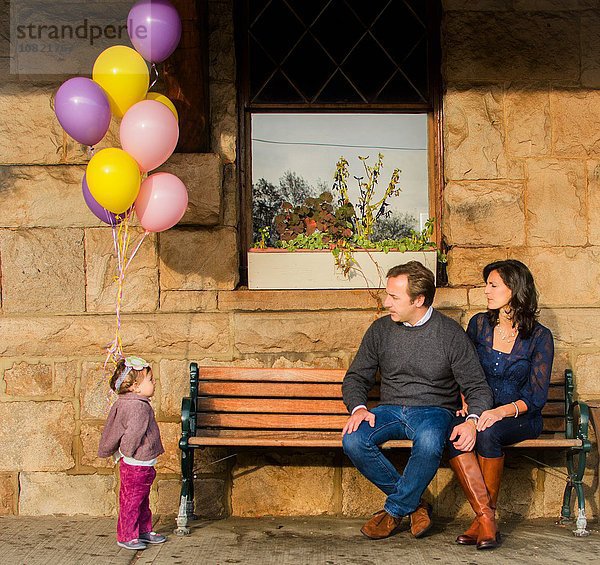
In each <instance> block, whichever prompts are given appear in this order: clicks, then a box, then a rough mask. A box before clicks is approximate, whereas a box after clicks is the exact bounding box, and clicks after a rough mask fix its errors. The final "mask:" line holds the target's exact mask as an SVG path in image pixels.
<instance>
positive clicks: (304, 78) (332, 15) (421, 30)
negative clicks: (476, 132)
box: [245, 0, 434, 108]
mask: <svg viewBox="0 0 600 565" xmlns="http://www.w3.org/2000/svg"><path fill="white" fill-rule="evenodd" d="M433 3H434V1H433V0H432V1H428V0H248V3H247V11H246V17H247V24H246V38H245V39H246V41H247V48H248V52H247V57H248V59H247V73H248V76H247V79H248V81H247V84H248V87H249V93H248V94H249V103H250V106H253V105H264V104H266V105H269V104H279V105H285V104H300V105H317V106H318V105H319V104H351V105H352V106H361V105H373V104H387V105H389V104H393V105H403V104H408V105H420V106H423V107H424V108H425V107H431V85H430V82H431V81H430V73H429V68H430V61H431V47H432V46H431V42H430V39H429V37H428V33H429V29H430V28H431V27H432V26H431V25H430V22H429V18H431V17H433V14H432V12H433V10H432V9H431V6H432V4H433Z"/></svg>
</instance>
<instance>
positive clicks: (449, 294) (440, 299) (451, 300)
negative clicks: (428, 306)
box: [433, 287, 468, 309]
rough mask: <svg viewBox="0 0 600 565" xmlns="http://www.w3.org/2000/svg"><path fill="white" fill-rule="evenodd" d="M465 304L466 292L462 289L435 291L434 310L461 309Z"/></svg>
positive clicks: (447, 288) (442, 288)
mask: <svg viewBox="0 0 600 565" xmlns="http://www.w3.org/2000/svg"><path fill="white" fill-rule="evenodd" d="M467 304H468V302H467V291H466V290H465V289H464V288H450V287H440V288H438V289H436V291H435V299H434V301H433V307H434V308H441V309H444V308H462V307H464V306H467Z"/></svg>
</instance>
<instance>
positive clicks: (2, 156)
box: [0, 82, 119, 165]
mask: <svg viewBox="0 0 600 565" xmlns="http://www.w3.org/2000/svg"><path fill="white" fill-rule="evenodd" d="M57 86H58V85H53V84H48V83H40V84H32V83H30V82H27V83H25V82H23V83H12V84H11V83H9V82H5V83H3V84H2V85H1V86H0V116H1V118H0V130H1V131H2V132H7V134H8V135H2V137H1V138H0V164H2V165H21V164H25V165H30V164H31V165H57V164H67V163H78V164H83V163H86V162H87V161H89V155H88V153H87V147H85V146H83V145H80V144H79V143H77V142H75V141H74V140H73V139H71V138H70V137H69V136H68V135H67V134H66V133H65V132H64V131H63V129H62V127H61V126H60V124H59V122H58V120H57V118H56V116H55V115H54V111H53V98H54V94H55V91H56V89H57ZM118 146H119V126H118V122H117V120H114V119H113V121H112V123H111V126H110V128H109V131H108V133H107V135H106V136H105V138H104V139H103V140H102V141H101V142H100V143H99V144H98V145H97V146H96V149H97V150H100V149H104V148H105V147H118Z"/></svg>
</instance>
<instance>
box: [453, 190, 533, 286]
mask: <svg viewBox="0 0 600 565" xmlns="http://www.w3.org/2000/svg"><path fill="white" fill-rule="evenodd" d="M444 200H445V217H444V233H445V235H446V238H447V240H448V243H449V244H450V245H469V246H471V245H477V246H485V245H489V246H504V245H523V244H524V243H525V213H524V202H523V184H522V183H521V182H519V181H487V182H482V181H478V182H451V183H448V184H447V185H446V189H445V191H444ZM452 284H456V281H454V280H453V281H452Z"/></svg>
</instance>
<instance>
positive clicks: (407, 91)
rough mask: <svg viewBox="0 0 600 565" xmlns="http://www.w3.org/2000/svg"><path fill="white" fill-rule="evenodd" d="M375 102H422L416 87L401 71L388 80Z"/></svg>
mask: <svg viewBox="0 0 600 565" xmlns="http://www.w3.org/2000/svg"><path fill="white" fill-rule="evenodd" d="M376 102H379V103H381V104H384V103H387V104H398V103H400V102H403V103H405V104H410V103H414V104H416V103H419V102H423V98H422V97H421V96H420V94H419V92H418V91H417V89H416V88H415V87H414V86H413V85H412V84H411V83H410V81H409V80H407V79H406V77H405V76H403V75H402V73H400V72H397V73H396V74H395V75H394V76H393V78H392V79H391V80H390V82H389V83H388V84H387V85H386V86H385V87H384V88H383V90H382V91H381V93H380V94H379V96H378V97H377V100H376Z"/></svg>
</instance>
